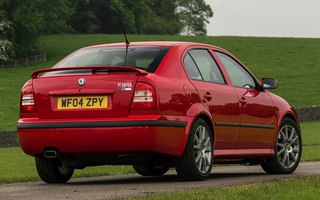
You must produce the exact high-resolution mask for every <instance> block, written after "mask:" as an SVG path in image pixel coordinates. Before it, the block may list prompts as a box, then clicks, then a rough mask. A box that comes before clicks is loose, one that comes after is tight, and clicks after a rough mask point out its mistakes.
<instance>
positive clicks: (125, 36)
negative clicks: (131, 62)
mask: <svg viewBox="0 0 320 200" xmlns="http://www.w3.org/2000/svg"><path fill="white" fill-rule="evenodd" d="M117 14H118V17H119V20H120V23H121V25H122V30H123V35H124V38H125V39H126V57H125V59H124V66H126V62H127V55H128V48H129V44H130V42H129V40H128V38H127V34H126V27H125V26H124V24H123V22H122V19H121V15H120V12H119V9H117Z"/></svg>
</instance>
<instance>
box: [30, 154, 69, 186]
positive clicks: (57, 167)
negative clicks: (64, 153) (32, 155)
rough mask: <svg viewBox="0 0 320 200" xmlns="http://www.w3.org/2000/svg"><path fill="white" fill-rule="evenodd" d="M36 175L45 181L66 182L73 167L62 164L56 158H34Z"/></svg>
mask: <svg viewBox="0 0 320 200" xmlns="http://www.w3.org/2000/svg"><path fill="white" fill-rule="evenodd" d="M35 162H36V168H37V172H38V175H39V176H40V178H41V180H43V181H44V182H46V183H66V182H67V181H69V180H70V178H71V177H72V175H73V172H74V169H73V168H69V167H67V166H65V165H64V164H62V163H61V162H60V161H59V160H58V159H44V160H40V159H37V158H36V159H35Z"/></svg>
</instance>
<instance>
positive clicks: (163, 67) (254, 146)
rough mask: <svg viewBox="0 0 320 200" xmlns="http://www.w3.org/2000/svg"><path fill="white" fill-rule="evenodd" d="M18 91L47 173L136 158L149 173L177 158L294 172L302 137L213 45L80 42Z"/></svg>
mask: <svg viewBox="0 0 320 200" xmlns="http://www.w3.org/2000/svg"><path fill="white" fill-rule="evenodd" d="M31 77H32V79H31V80H29V81H27V82H26V84H25V85H24V86H23V88H22V91H21V103H20V119H19V121H18V125H17V128H18V133H19V140H20V145H21V148H22V149H23V151H24V152H25V153H26V154H29V155H31V156H34V157H35V162H36V168H37V171H38V174H39V176H40V177H41V179H42V180H43V181H44V182H47V183H63V182H67V181H68V180H69V179H70V178H71V176H72V174H73V172H74V169H83V168H85V167H87V166H96V165H133V168H134V169H135V171H136V172H137V173H139V174H141V175H144V176H156V175H157V176H160V175H163V174H164V173H166V172H167V171H168V169H169V168H170V167H175V169H176V171H177V173H178V175H179V176H180V177H181V178H182V179H183V180H193V181H195V180H204V179H206V178H208V177H209V175H210V172H211V169H212V164H213V163H244V164H247V163H250V164H261V166H262V168H263V169H264V170H265V171H266V172H267V173H292V172H293V171H294V170H295V169H296V168H297V166H298V164H299V161H300V157H301V153H302V142H301V133H300V127H299V122H298V118H297V114H296V112H295V110H294V108H293V107H292V106H291V105H290V104H289V103H287V102H286V101H285V100H283V99H282V98H280V97H278V96H276V95H274V94H272V93H270V92H269V91H268V90H269V89H275V88H277V81H276V80H275V79H272V78H263V79H262V81H261V82H259V81H258V80H257V79H256V78H255V76H254V75H253V74H252V73H251V72H250V71H249V70H248V69H247V68H246V67H245V66H244V65H243V64H242V63H241V62H240V61H239V60H238V59H237V58H235V57H234V56H233V55H232V54H230V53H229V52H227V51H226V50H224V49H221V48H219V47H216V46H211V45H206V44H198V43H187V42H138V43H131V44H125V43H124V44H122V43H121V44H120V43H119V44H106V45H98V46H91V47H86V48H82V49H80V50H78V51H75V52H74V53H72V54H70V55H69V56H67V57H66V58H64V59H63V60H61V61H60V62H59V63H58V64H56V65H55V66H53V67H52V68H51V69H44V70H38V71H35V72H33V73H32V75H31Z"/></svg>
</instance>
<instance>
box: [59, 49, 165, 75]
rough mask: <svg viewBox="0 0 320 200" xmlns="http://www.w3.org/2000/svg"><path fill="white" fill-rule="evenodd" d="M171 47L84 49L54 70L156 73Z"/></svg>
mask: <svg viewBox="0 0 320 200" xmlns="http://www.w3.org/2000/svg"><path fill="white" fill-rule="evenodd" d="M170 48H171V47H159V46H129V47H128V48H127V47H125V46H124V47H102V48H90V49H82V50H79V51H76V52H74V53H73V54H71V55H69V56H68V57H66V58H65V59H64V60H62V61H61V62H60V63H58V64H57V65H55V66H54V68H61V67H85V66H126V67H134V68H139V69H143V70H146V71H147V72H151V73H154V72H155V71H156V70H157V68H158V66H159V65H160V63H161V61H162V59H163V58H164V56H165V55H166V54H167V52H168V51H169V49H170Z"/></svg>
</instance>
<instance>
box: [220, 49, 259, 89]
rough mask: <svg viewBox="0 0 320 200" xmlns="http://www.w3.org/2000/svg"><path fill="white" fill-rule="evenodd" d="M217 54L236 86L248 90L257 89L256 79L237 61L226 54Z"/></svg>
mask: <svg viewBox="0 0 320 200" xmlns="http://www.w3.org/2000/svg"><path fill="white" fill-rule="evenodd" d="M215 53H216V55H217V56H218V57H219V59H220V61H221V62H222V64H223V66H224V67H225V68H226V70H227V72H228V74H229V76H230V78H231V81H232V84H233V85H234V86H236V87H243V88H248V89H249V88H252V89H255V88H256V82H255V80H254V78H253V77H252V76H251V75H250V74H249V73H248V72H247V70H246V69H244V68H243V67H242V66H241V65H240V64H239V63H238V62H237V61H235V60H234V59H233V58H231V57H230V56H228V55H226V54H224V53H221V52H217V51H216V52H215Z"/></svg>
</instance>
